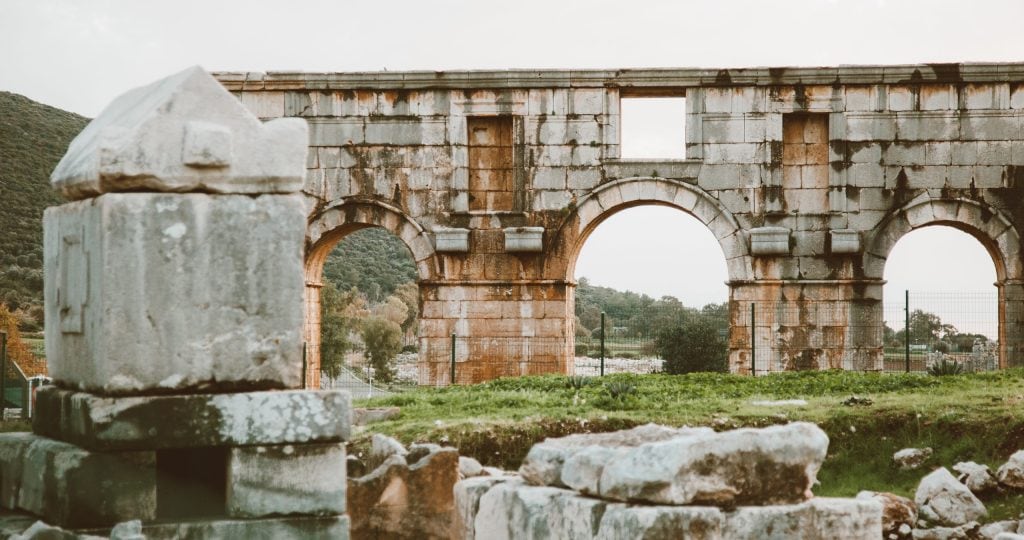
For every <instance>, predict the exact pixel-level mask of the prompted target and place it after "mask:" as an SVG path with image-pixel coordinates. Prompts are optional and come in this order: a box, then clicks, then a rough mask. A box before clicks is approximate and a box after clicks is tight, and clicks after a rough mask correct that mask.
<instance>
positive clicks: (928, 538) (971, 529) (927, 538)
mask: <svg viewBox="0 0 1024 540" xmlns="http://www.w3.org/2000/svg"><path fill="white" fill-rule="evenodd" d="M980 530H981V525H980V524H978V522H977V521H969V522H967V523H964V524H963V525H959V526H956V527H931V528H928V529H914V531H913V538H914V540H974V539H975V538H978V534H979V533H980Z"/></svg>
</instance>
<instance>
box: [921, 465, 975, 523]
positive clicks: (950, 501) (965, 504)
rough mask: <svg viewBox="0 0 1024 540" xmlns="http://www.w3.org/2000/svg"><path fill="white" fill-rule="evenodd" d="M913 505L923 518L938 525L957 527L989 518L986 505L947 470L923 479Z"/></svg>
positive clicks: (936, 472)
mask: <svg viewBox="0 0 1024 540" xmlns="http://www.w3.org/2000/svg"><path fill="white" fill-rule="evenodd" d="M914 502H915V503H917V510H918V512H919V513H920V515H921V517H922V518H924V519H925V520H927V521H928V522H930V523H935V524H938V525H945V526H951V527H956V526H959V525H963V524H965V523H967V522H969V521H975V520H977V519H980V518H983V517H985V516H986V515H988V511H987V510H985V505H983V504H982V503H981V501H979V500H978V498H977V497H975V496H974V494H973V493H971V490H969V489H967V486H965V485H963V484H961V483H960V482H958V481H957V480H956V478H955V477H954V476H953V475H952V474H951V473H950V472H949V470H948V469H946V468H945V467H940V468H938V469H935V471H933V472H932V473H931V474H929V475H928V476H925V477H924V478H922V479H921V483H920V484H918V486H917V492H916V493H915V494H914Z"/></svg>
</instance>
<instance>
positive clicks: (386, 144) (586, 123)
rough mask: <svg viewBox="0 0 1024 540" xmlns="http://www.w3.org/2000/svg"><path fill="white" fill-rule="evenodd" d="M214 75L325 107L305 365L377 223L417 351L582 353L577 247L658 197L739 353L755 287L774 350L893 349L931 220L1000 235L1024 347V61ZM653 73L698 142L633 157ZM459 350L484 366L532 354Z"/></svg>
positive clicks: (312, 162)
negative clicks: (706, 273)
mask: <svg viewBox="0 0 1024 540" xmlns="http://www.w3.org/2000/svg"><path fill="white" fill-rule="evenodd" d="M217 78H218V80H219V81H220V82H221V83H222V84H223V85H224V86H225V87H227V88H228V89H229V90H230V91H231V92H232V93H234V94H235V95H236V96H237V97H238V98H239V99H240V100H241V101H242V103H243V104H245V105H246V106H247V107H248V108H249V109H250V110H251V111H252V112H253V113H255V114H256V115H257V116H259V117H260V118H263V119H272V118H277V117H301V118H305V119H306V120H307V122H308V123H309V127H310V147H311V148H310V149H311V152H310V153H309V161H308V163H307V173H308V174H307V177H306V183H305V187H304V193H305V195H306V199H307V205H308V209H309V228H308V234H307V246H306V249H307V256H306V261H307V262H306V287H307V290H306V306H307V312H306V340H307V342H309V343H310V344H311V345H312V346H311V348H310V361H311V366H312V367H314V369H310V370H309V375H308V380H307V384H311V385H312V384H316V382H317V373H318V370H317V369H315V366H316V365H317V360H318V357H317V354H318V353H317V348H316V346H315V345H316V343H317V342H318V340H319V320H318V314H319V310H318V305H317V302H318V296H319V286H320V274H321V269H322V265H323V261H324V257H325V256H326V253H327V252H328V251H329V249H330V247H331V246H333V245H334V243H335V242H337V240H338V239H339V238H341V237H342V236H344V235H345V234H347V233H348V232H351V231H353V230H356V229H358V228H361V227H367V226H379V227H383V228H385V229H387V230H389V231H391V232H392V233H394V234H396V235H398V236H399V237H400V238H402V240H404V241H405V243H406V244H407V245H408V246H409V248H410V250H411V251H412V253H413V255H414V257H415V259H416V263H417V265H418V270H419V286H420V294H421V300H422V307H421V310H422V311H421V323H420V340H421V354H426V353H424V352H422V351H429V350H431V348H435V349H436V348H443V347H445V346H446V345H445V343H446V342H447V339H448V337H449V335H450V334H452V333H456V334H458V335H460V336H477V337H503V336H505V337H508V336H511V337H518V336H524V337H535V338H554V339H562V340H564V346H562V347H560V348H557V349H556V350H549V351H547V352H548V353H550V356H551V357H552V358H551V362H549V363H547V364H544V365H545V366H547V367H546V368H545V369H549V370H565V369H567V367H568V366H569V364H570V362H571V361H572V360H571V358H572V355H571V352H572V350H573V347H572V345H573V336H574V317H573V287H574V282H573V267H574V264H575V260H576V256H577V254H578V252H579V250H580V247H581V245H582V243H583V241H584V240H585V239H586V237H587V235H588V234H589V233H590V232H591V231H592V230H593V229H594V227H596V225H597V224H599V223H600V222H601V221H602V220H604V219H605V218H607V217H608V216H610V215H611V214H614V213H615V212H618V211H619V210H621V209H623V208H627V207H630V206H636V205H643V204H659V205H669V206H673V207H676V208H679V209H681V210H683V211H685V212H689V213H690V214H692V215H694V216H696V217H697V218H698V219H700V220H701V221H702V222H703V223H705V224H706V225H707V226H708V227H709V229H710V230H711V231H712V232H713V233H714V234H715V236H716V238H717V239H718V241H719V243H720V244H721V247H722V252H723V254H724V256H725V258H726V260H727V263H728V273H729V289H730V299H729V304H730V311H731V318H732V321H731V322H732V327H731V331H730V337H729V347H730V363H731V367H732V369H733V370H734V371H737V372H748V371H749V369H750V367H749V352H750V346H751V332H750V319H749V316H748V315H747V313H748V306H749V303H750V302H758V303H759V306H760V308H759V309H761V312H762V313H763V315H762V317H767V318H768V321H769V324H770V325H771V328H772V331H771V332H769V333H761V334H758V335H757V336H756V339H757V340H758V350H759V351H760V350H765V351H768V350H770V351H771V352H770V355H771V357H769V358H763V357H760V356H759V359H760V360H759V361H764V362H768V363H769V365H771V366H773V369H792V368H844V369H869V370H870V369H880V368H881V366H882V360H883V358H882V285H883V280H882V277H883V268H884V264H885V260H886V257H887V256H888V254H889V251H890V249H891V248H892V246H893V245H894V244H895V243H896V241H897V240H899V238H900V237H901V236H903V235H905V234H906V233H908V232H910V231H911V230H913V229H916V228H920V227H925V226H929V225H950V226H953V227H957V228H959V229H961V230H963V231H966V232H968V233H970V234H972V235H973V236H974V237H975V238H977V239H978V240H979V241H980V242H981V243H982V244H983V245H984V246H985V247H986V248H987V249H988V251H989V253H991V255H992V259H993V262H994V264H995V266H996V268H997V274H998V283H997V284H996V285H997V287H998V290H999V344H1000V349H1001V350H1000V362H1001V365H1003V366H1007V365H1019V364H1021V363H1022V362H1024V317H1022V309H1021V308H1022V303H1024V281H1022V262H1021V240H1020V236H1021V235H1020V229H1021V227H1022V226H1024V198H1022V196H1024V133H1022V129H1024V114H1022V113H1024V64H962V65H961V64H943V65H909V66H885V67H882V66H849V67H838V68H775V69H768V68H766V69H760V68H759V69H738V70H717V71H716V70H693V69H664V70H615V71H469V72H405V73H401V72H385V73H327V74H323V73H320V74H315V73H293V72H281V73H266V74H264V73H220V74H218V75H217ZM639 96H679V97H685V99H686V115H685V119H680V121H681V122H685V130H686V159H685V160H627V159H621V158H620V140H619V139H620V129H619V127H620V118H621V117H620V101H621V99H623V98H628V97H639ZM759 324H760V323H759ZM762 344H763V345H764V346H763V347H762V346H761V345H762ZM457 352H458V353H459V358H458V360H459V361H460V362H462V363H463V364H460V366H463V367H465V369H460V373H466V374H469V375H467V377H469V379H470V380H476V379H484V378H488V377H491V376H494V375H496V374H498V372H495V371H494V370H493V369H492V370H488V369H485V368H484V366H487V365H494V364H493V362H496V361H504V360H507V363H508V364H509V365H514V364H515V359H501V358H497V359H495V358H486V357H485V356H486V355H483V356H481V355H479V354H473V355H470V354H468V352H467V351H457ZM474 365H475V366H477V368H479V369H475V370H474V369H473V366H474ZM516 369H520V370H523V369H527V368H520V367H514V368H512V370H513V371H515V370H516ZM502 373H506V372H502ZM424 376H425V377H426V378H427V379H431V380H443V379H444V377H447V370H444V372H443V373H442V372H437V373H433V372H428V373H426V374H425V375H424ZM460 380H461V379H460Z"/></svg>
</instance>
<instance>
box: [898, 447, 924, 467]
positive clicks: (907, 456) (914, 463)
mask: <svg viewBox="0 0 1024 540" xmlns="http://www.w3.org/2000/svg"><path fill="white" fill-rule="evenodd" d="M930 457H932V449H931V448H904V449H902V450H900V451H898V452H896V453H895V454H893V455H892V461H893V463H895V464H896V466H897V467H899V468H900V469H903V470H905V471H912V470H914V469H919V468H920V467H921V466H922V465H924V463H925V462H926V461H928V459H929V458H930Z"/></svg>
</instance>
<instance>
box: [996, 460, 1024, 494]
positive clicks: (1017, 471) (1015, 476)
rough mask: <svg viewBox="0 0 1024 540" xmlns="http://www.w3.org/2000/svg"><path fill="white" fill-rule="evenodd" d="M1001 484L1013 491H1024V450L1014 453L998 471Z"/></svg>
mask: <svg viewBox="0 0 1024 540" xmlns="http://www.w3.org/2000/svg"><path fill="white" fill-rule="evenodd" d="M996 479H997V480H999V483H1000V484H1002V485H1004V486H1006V487H1008V488H1011V489H1024V450H1018V451H1017V452H1014V454H1013V455H1012V456H1010V459H1009V460H1007V461H1006V463H1004V464H1003V465H1002V466H1001V467H999V469H998V470H997V471H996Z"/></svg>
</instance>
